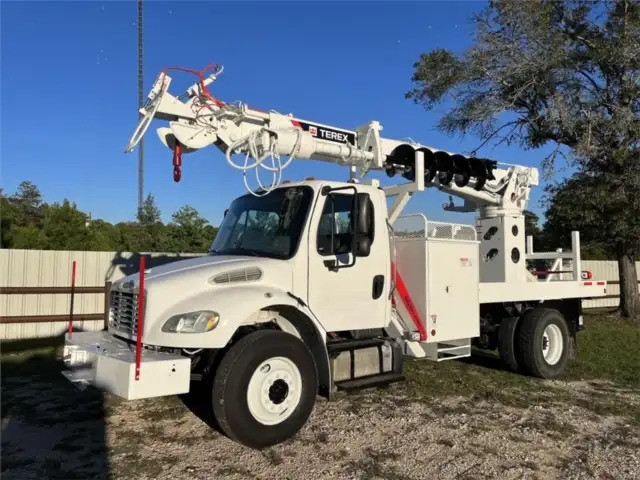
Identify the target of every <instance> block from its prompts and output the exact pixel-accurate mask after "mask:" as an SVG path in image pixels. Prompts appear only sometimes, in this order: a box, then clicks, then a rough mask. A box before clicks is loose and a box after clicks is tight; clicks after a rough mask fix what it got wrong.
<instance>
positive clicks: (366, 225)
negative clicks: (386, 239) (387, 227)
mask: <svg viewBox="0 0 640 480" xmlns="http://www.w3.org/2000/svg"><path fill="white" fill-rule="evenodd" d="M353 203H354V205H353V212H352V218H353V219H354V225H353V229H352V232H353V233H352V235H353V238H352V240H353V243H352V245H353V248H352V252H353V256H354V257H367V256H369V253H370V252H371V235H370V234H371V221H370V220H371V214H372V212H371V200H369V194H368V193H357V194H356V195H355V196H354V199H353ZM354 261H355V258H354Z"/></svg>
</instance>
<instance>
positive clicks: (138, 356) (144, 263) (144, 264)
mask: <svg viewBox="0 0 640 480" xmlns="http://www.w3.org/2000/svg"><path fill="white" fill-rule="evenodd" d="M146 267H147V259H146V258H145V257H144V256H140V284H139V288H138V334H137V335H136V337H137V338H136V340H137V343H136V380H140V362H141V360H142V333H143V331H144V301H145V298H144V296H145V292H144V271H145V270H146Z"/></svg>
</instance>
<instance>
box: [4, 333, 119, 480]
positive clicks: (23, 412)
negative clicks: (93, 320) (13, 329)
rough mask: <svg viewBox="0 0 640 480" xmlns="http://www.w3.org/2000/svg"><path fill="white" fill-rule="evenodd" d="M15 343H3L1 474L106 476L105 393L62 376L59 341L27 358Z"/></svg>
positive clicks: (20, 476) (17, 478) (14, 476)
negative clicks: (82, 388)
mask: <svg viewBox="0 0 640 480" xmlns="http://www.w3.org/2000/svg"><path fill="white" fill-rule="evenodd" d="M47 341H48V343H49V345H50V344H51V343H52V340H51V339H47V340H46V341H45V342H47ZM12 343H13V342H12ZM12 343H9V344H7V343H4V344H3V345H2V350H3V352H2V353H3V354H2V385H1V386H2V401H1V407H2V478H7V479H9V478H11V479H14V480H20V479H65V480H67V479H88V478H91V479H98V480H100V479H107V478H108V477H109V462H108V456H107V446H106V420H105V417H106V412H105V405H104V398H103V395H102V393H101V392H99V391H97V390H95V389H87V390H85V391H79V390H78V389H76V388H75V387H74V386H73V385H71V384H70V383H69V382H68V381H67V379H66V378H64V377H63V376H62V374H61V373H60V372H61V370H62V369H63V367H64V365H63V364H62V362H61V361H60V360H59V359H58V358H56V354H55V353H56V352H59V350H60V349H59V346H58V347H49V348H48V349H46V348H45V349H40V350H36V352H37V353H35V354H30V355H29V356H28V357H27V356H25V353H24V351H21V350H20V348H16V346H15V344H12ZM56 343H57V344H58V345H59V344H60V341H59V340H57V341H56Z"/></svg>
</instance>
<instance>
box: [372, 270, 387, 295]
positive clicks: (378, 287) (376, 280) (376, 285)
mask: <svg viewBox="0 0 640 480" xmlns="http://www.w3.org/2000/svg"><path fill="white" fill-rule="evenodd" d="M383 290H384V275H376V276H375V277H373V290H372V292H371V296H372V297H373V299H374V300H375V299H377V298H380V295H382V291H383Z"/></svg>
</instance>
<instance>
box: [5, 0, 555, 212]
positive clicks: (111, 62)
mask: <svg viewBox="0 0 640 480" xmlns="http://www.w3.org/2000/svg"><path fill="white" fill-rule="evenodd" d="M484 5H485V3H484V2H479V1H478V2H414V3H401V2H393V3H382V2H375V3H364V2H342V3H328V2H323V3H311V2H283V3H275V2H262V3H250V2H231V3H223V2H157V1H147V2H146V4H145V59H146V60H145V61H146V65H145V77H146V78H145V83H146V85H145V91H147V90H148V89H149V88H150V87H151V84H152V83H153V81H154V79H155V78H156V76H157V74H158V72H160V71H161V70H162V69H163V68H165V67H167V66H185V67H190V68H196V69H200V68H203V67H204V66H205V65H207V64H209V63H213V62H215V63H220V64H223V65H224V66H225V71H224V74H223V75H222V77H221V78H220V79H219V80H218V82H217V83H216V84H215V85H214V88H213V92H214V93H215V94H216V95H217V96H218V97H219V98H222V99H223V100H226V101H234V100H242V101H243V102H246V103H248V104H249V105H251V106H255V107H257V108H262V109H265V110H269V109H275V110H277V111H279V112H281V113H290V112H291V113H293V114H294V115H296V116H298V117H300V118H304V119H308V120H312V121H317V122H320V123H325V124H330V125H335V126H338V127H343V128H356V127H358V126H360V125H362V124H365V123H368V122H369V121H371V120H378V121H380V122H381V123H382V125H383V126H384V132H383V135H384V136H387V137H391V138H404V137H411V138H413V139H414V140H416V141H420V142H422V143H425V144H429V145H433V146H434V147H438V148H442V149H445V150H450V151H455V152H462V153H468V152H469V151H471V150H472V149H473V148H475V147H476V146H477V145H478V144H479V140H478V139H477V138H473V137H470V136H469V137H466V138H457V137H449V136H446V135H444V134H442V133H440V132H438V131H436V130H435V128H434V127H435V125H436V123H437V120H438V118H439V116H440V115H441V114H442V109H439V110H435V111H431V112H425V111H424V110H423V109H422V108H421V107H419V106H417V105H414V104H413V103H412V102H410V101H408V100H405V99H404V93H405V92H406V91H407V90H409V89H410V88H411V83H410V77H411V74H412V65H413V63H414V62H415V61H416V60H417V59H418V57H419V55H420V53H421V52H425V51H429V50H431V49H433V48H436V47H446V48H450V49H453V50H455V51H462V50H464V49H465V48H466V47H467V46H468V45H469V42H470V41H471V38H472V28H471V24H470V20H469V19H470V16H471V14H472V13H473V12H474V11H478V10H480V9H481V8H483V7H484ZM1 16H2V38H1V40H2V52H1V53H2V56H1V58H2V65H1V75H2V84H1V93H2V104H1V105H2V107H1V108H2V111H1V113H2V126H1V137H0V138H1V142H2V144H1V162H2V177H1V178H2V181H1V186H2V187H3V188H4V189H5V191H8V192H13V191H14V190H15V188H16V186H17V185H18V183H19V182H20V181H22V180H31V181H32V182H34V183H35V184H36V185H38V187H40V189H41V190H42V191H43V193H44V195H45V199H46V200H47V201H49V202H52V201H61V200H62V199H64V198H69V199H71V200H73V201H75V202H76V203H77V204H78V207H79V208H80V209H81V210H83V211H86V212H91V214H92V215H93V218H103V219H105V220H108V221H111V222H117V221H125V220H131V219H133V218H134V216H135V212H136V204H137V154H136V153H133V154H124V153H123V152H124V147H125V145H126V143H127V142H128V139H129V137H130V135H131V133H132V131H133V129H134V128H135V125H136V123H137V52H136V17H137V12H136V2H135V1H124V2H107V1H103V2H100V1H95V2H54V1H50V2H42V3H39V2H6V1H3V2H2V3H1ZM192 82H193V79H192V78H189V77H183V78H179V79H178V78H176V81H175V82H174V85H172V87H176V86H177V87H183V86H184V87H186V86H187V85H189V84H191V83H192ZM173 91H174V92H175V93H181V91H179V90H173ZM160 126H163V125H162V122H159V121H156V122H154V124H153V125H152V127H151V128H150V130H149V132H148V134H147V136H146V143H145V149H146V156H145V162H146V163H145V168H146V174H145V194H146V193H149V192H151V193H152V194H153V195H155V197H156V200H157V202H158V204H159V206H160V209H161V211H162V213H163V219H164V220H165V221H168V220H170V218H171V214H172V213H173V212H174V211H175V210H177V209H178V208H179V207H180V206H182V205H185V204H190V205H192V206H194V207H195V208H197V209H198V210H199V211H200V213H201V214H202V215H203V216H205V218H207V219H208V220H209V221H210V222H211V223H213V224H217V223H218V222H219V221H220V218H221V217H222V212H223V210H224V208H225V207H226V206H227V205H228V204H229V202H230V201H231V200H232V199H233V198H235V197H236V196H238V195H240V194H242V193H244V185H243V183H242V177H241V175H240V174H239V173H238V172H237V171H235V170H232V169H231V168H230V167H229V166H228V165H227V164H226V162H225V160H224V157H223V155H222V153H221V152H219V151H218V150H217V149H214V148H209V149H205V150H202V151H200V152H197V153H195V154H192V155H188V156H187V155H185V157H184V168H183V177H182V181H181V182H180V183H179V184H176V183H174V182H173V179H172V167H171V152H170V151H169V150H167V149H166V148H165V147H164V146H163V145H162V144H161V143H160V141H159V140H158V138H157V136H156V135H155V129H156V128H158V127H160ZM547 152H548V150H538V151H523V150H521V149H520V148H518V147H505V146H503V147H500V148H496V149H492V148H491V147H485V148H484V149H483V150H481V151H480V152H479V155H481V156H484V157H489V158H495V159H498V160H502V161H505V162H510V163H519V164H523V165H533V166H540V162H541V161H542V159H543V158H544V156H545V153H547ZM307 176H315V177H317V178H327V179H335V180H340V179H345V178H347V176H348V171H347V170H346V169H344V168H339V167H336V166H333V165H326V164H323V163H319V162H304V161H298V162H294V164H293V165H292V166H291V167H290V168H289V169H288V170H287V171H286V173H285V178H287V179H291V180H298V179H302V178H305V177H307ZM541 193H542V188H541V187H540V188H538V189H536V191H535V192H534V194H533V201H532V203H531V208H532V209H533V210H534V211H538V212H539V207H538V199H539V198H540V196H541ZM445 201H447V196H446V195H444V194H442V193H440V192H429V193H428V194H424V195H418V196H416V197H415V198H414V199H412V201H411V203H410V204H409V207H408V209H407V211H423V212H425V213H426V214H427V216H428V217H430V218H433V219H440V220H449V221H466V222H472V221H473V219H472V217H471V216H469V215H460V214H455V213H446V212H443V211H442V209H441V204H442V203H443V202H445Z"/></svg>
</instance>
